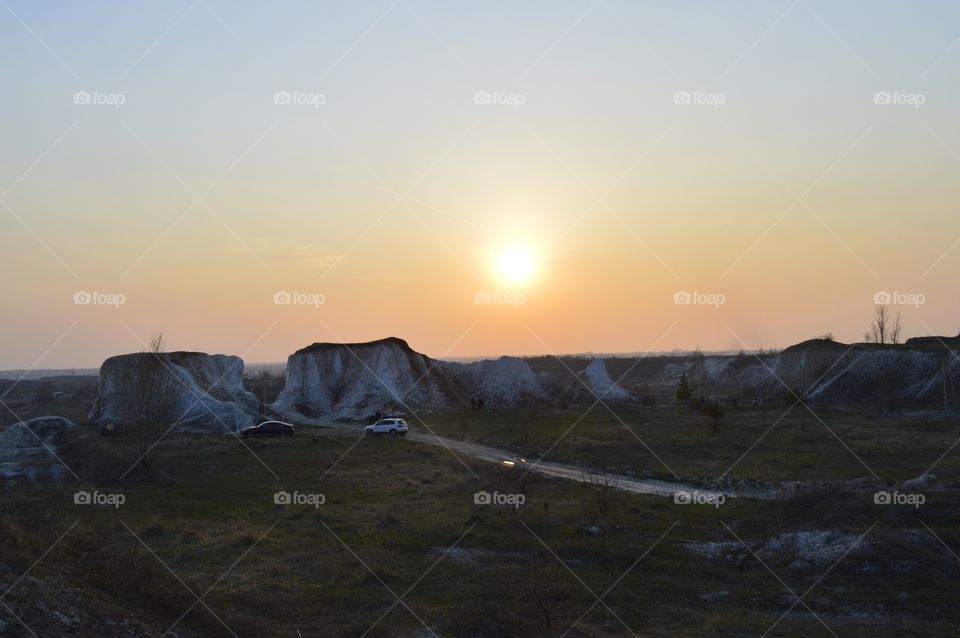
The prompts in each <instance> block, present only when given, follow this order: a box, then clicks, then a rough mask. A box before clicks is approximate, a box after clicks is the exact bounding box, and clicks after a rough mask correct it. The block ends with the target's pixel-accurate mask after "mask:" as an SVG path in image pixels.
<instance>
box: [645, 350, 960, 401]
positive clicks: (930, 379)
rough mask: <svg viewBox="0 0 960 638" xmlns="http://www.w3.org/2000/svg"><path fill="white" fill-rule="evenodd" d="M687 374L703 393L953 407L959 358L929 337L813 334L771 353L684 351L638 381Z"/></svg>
mask: <svg viewBox="0 0 960 638" xmlns="http://www.w3.org/2000/svg"><path fill="white" fill-rule="evenodd" d="M681 375H686V376H687V378H688V379H690V380H691V384H693V385H694V386H695V387H696V386H697V384H701V385H702V387H703V388H704V393H705V394H708V395H717V394H723V393H728V394H731V395H735V394H739V393H740V392H741V391H742V392H743V393H744V394H745V395H746V397H747V398H750V397H754V396H760V397H763V398H764V399H766V400H776V401H779V400H781V399H782V398H783V397H784V396H785V395H786V394H787V393H788V392H797V393H798V394H800V395H802V396H803V397H804V398H805V399H806V400H808V401H809V402H811V403H815V404H819V405H826V406H838V407H840V406H849V407H862V406H874V407H878V408H883V409H936V408H943V407H944V403H945V402H946V404H947V405H948V406H949V407H951V408H952V409H956V408H957V407H960V406H958V405H957V400H956V399H957V397H956V391H955V388H958V387H960V359H958V357H957V356H956V353H954V352H952V351H950V350H949V349H948V348H947V347H945V345H944V342H942V341H940V340H936V342H935V347H934V342H931V341H929V340H916V341H915V340H913V339H911V340H909V341H908V342H907V343H906V344H901V345H877V344H854V345H844V344H841V343H836V342H833V341H827V340H822V339H815V340H810V341H805V342H803V343H799V344H797V345H795V346H791V347H789V348H787V349H785V350H783V351H782V352H779V353H774V354H758V355H753V354H742V355H737V356H706V357H683V358H682V359H679V360H675V361H670V362H667V363H665V364H664V365H663V366H662V367H661V368H660V369H659V371H657V372H655V373H654V374H652V375H650V377H649V378H647V379H642V380H641V382H648V383H660V384H667V383H676V379H677V378H679V377H680V376H681Z"/></svg>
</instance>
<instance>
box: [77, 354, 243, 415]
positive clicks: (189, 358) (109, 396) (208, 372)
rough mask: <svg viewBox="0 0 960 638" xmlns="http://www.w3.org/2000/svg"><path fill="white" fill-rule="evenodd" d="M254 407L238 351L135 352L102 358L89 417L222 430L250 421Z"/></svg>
mask: <svg viewBox="0 0 960 638" xmlns="http://www.w3.org/2000/svg"><path fill="white" fill-rule="evenodd" d="M258 412H259V402H258V401H257V399H256V397H254V396H253V394H251V393H250V392H248V391H247V390H245V389H244V388H243V360H242V359H240V358H239V357H233V356H227V355H222V354H215V355H209V354H204V353H200V352H173V353H165V354H162V355H154V354H149V353H135V354H126V355H120V356H116V357H110V358H109V359H107V360H106V361H104V362H103V365H102V366H101V368H100V381H99V387H98V390H97V399H96V401H95V402H94V405H93V409H92V411H91V413H90V420H91V421H93V422H94V423H95V424H97V425H99V426H101V427H106V428H111V429H117V430H124V429H127V428H131V427H135V426H136V425H137V424H138V423H145V422H149V423H163V424H169V425H168V426H167V427H170V426H174V424H176V428H177V429H179V430H202V431H212V432H226V431H236V430H239V429H241V428H243V427H246V426H248V425H252V424H253V423H254V422H255V421H256V419H257V415H258Z"/></svg>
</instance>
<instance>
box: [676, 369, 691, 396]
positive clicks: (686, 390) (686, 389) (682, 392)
mask: <svg viewBox="0 0 960 638" xmlns="http://www.w3.org/2000/svg"><path fill="white" fill-rule="evenodd" d="M692 394H693V393H692V392H690V382H689V381H687V375H683V376H682V377H680V382H679V383H677V399H678V400H680V401H687V400H688V399H689V398H690V397H691V396H692Z"/></svg>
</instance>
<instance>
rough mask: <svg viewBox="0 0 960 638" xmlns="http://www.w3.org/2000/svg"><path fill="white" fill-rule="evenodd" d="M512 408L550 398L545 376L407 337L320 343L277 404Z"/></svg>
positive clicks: (348, 409) (336, 411)
mask: <svg viewBox="0 0 960 638" xmlns="http://www.w3.org/2000/svg"><path fill="white" fill-rule="evenodd" d="M474 397H482V398H483V400H484V403H485V405H487V406H491V407H505V406H514V405H525V404H533V403H538V402H543V401H545V400H546V399H547V398H548V393H547V391H546V389H545V385H544V382H543V378H542V377H541V376H540V375H537V374H535V373H534V372H533V371H532V370H531V369H530V366H528V365H527V364H526V363H525V362H524V361H523V360H522V359H517V358H515V357H500V358H499V359H495V360H485V361H478V362H474V363H468V364H462V363H451V362H447V361H437V360H435V359H431V358H430V357H428V356H426V355H423V354H420V353H418V352H416V351H414V350H413V349H412V348H411V347H410V346H409V345H408V344H407V342H405V341H403V340H402V339H397V338H388V339H381V340H379V341H371V342H368V343H352V344H334V343H316V344H314V345H312V346H309V347H307V348H303V349H302V350H299V351H297V352H296V353H294V354H293V355H291V356H290V358H289V359H288V361H287V379H286V385H285V387H284V389H283V392H281V393H280V396H279V397H278V398H277V401H276V402H275V403H274V404H273V405H272V406H271V409H272V410H273V411H274V412H275V413H277V414H278V415H284V414H285V415H288V416H300V417H306V418H320V417H327V418H329V417H332V418H362V417H365V416H368V415H370V414H374V413H376V412H394V411H400V410H413V411H419V410H425V409H442V408H455V407H456V408H462V407H467V406H469V405H470V400H471V398H474Z"/></svg>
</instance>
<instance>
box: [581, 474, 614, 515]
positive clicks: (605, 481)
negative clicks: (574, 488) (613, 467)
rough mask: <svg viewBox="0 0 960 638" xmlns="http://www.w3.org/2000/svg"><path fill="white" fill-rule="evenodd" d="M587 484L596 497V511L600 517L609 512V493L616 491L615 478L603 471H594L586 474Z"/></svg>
mask: <svg viewBox="0 0 960 638" xmlns="http://www.w3.org/2000/svg"><path fill="white" fill-rule="evenodd" d="M587 482H589V483H590V487H591V488H592V489H593V492H594V495H595V496H596V497H597V509H598V510H599V512H600V515H601V516H606V515H607V512H609V511H610V492H611V491H612V490H615V489H617V483H618V481H617V477H616V476H615V475H613V474H609V473H607V472H603V471H599V470H597V471H594V472H591V473H589V474H587Z"/></svg>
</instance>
